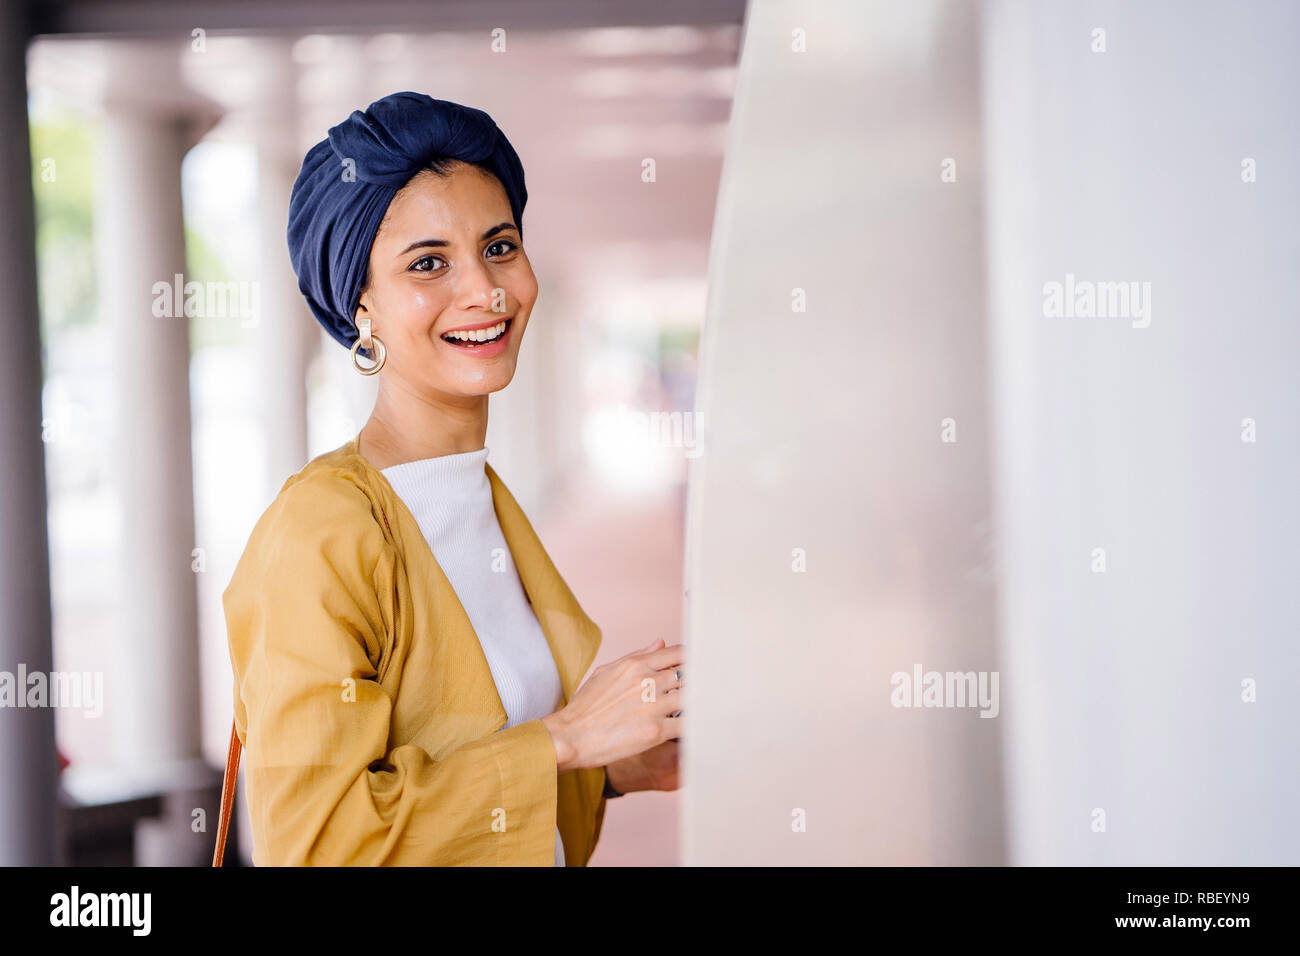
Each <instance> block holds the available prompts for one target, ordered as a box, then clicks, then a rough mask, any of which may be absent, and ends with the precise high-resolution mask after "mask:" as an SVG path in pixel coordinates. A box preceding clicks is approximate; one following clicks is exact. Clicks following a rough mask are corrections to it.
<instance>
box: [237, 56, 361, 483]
mask: <svg viewBox="0 0 1300 956" xmlns="http://www.w3.org/2000/svg"><path fill="white" fill-rule="evenodd" d="M251 68H252V69H254V70H256V71H257V75H258V82H257V84H256V87H255V88H256V89H257V90H258V97H257V99H256V101H255V102H254V103H253V104H252V108H251V109H250V113H251V116H250V120H251V129H252V134H253V142H254V145H255V146H256V149H257V191H258V202H257V213H258V220H257V234H258V243H259V245H260V247H261V255H260V257H259V261H260V262H261V265H262V274H261V277H260V281H261V296H260V301H261V315H260V316H259V319H258V324H257V326H256V332H255V335H254V338H255V341H256V351H257V359H258V363H259V365H260V368H261V374H260V375H259V377H258V387H259V388H260V390H261V391H262V397H261V402H260V407H261V408H262V410H263V412H264V417H263V418H262V421H263V423H264V427H265V429H266V430H265V432H264V435H263V437H264V440H265V441H266V447H267V456H266V461H267V467H268V471H269V474H268V485H269V487H268V489H267V492H268V500H269V498H270V497H272V496H274V495H275V493H276V492H278V491H279V490H280V486H281V485H282V484H283V483H284V480H285V479H286V478H288V477H289V476H290V475H291V474H293V473H294V472H296V471H298V470H299V469H301V468H302V466H303V465H304V464H305V463H306V462H307V458H308V448H307V368H308V363H309V361H310V359H311V358H312V357H313V356H314V355H315V353H316V351H317V350H318V349H319V346H320V335H319V331H320V327H319V326H318V325H317V324H316V321H315V319H314V318H313V317H312V315H311V313H310V312H309V311H308V309H307V305H306V302H305V301H304V300H303V297H302V294H301V293H300V292H299V291H298V280H297V278H296V277H295V276H294V274H293V266H292V264H291V263H290V261H289V249H288V245H287V243H286V240H285V229H286V228H287V226H288V215H289V194H290V192H291V191H292V189H293V181H294V179H295V178H296V177H297V175H298V168H299V164H300V163H301V162H302V154H301V152H300V151H299V149H298V141H299V137H298V119H297V118H298V109H297V98H296V93H297V86H298V84H297V69H296V68H295V66H294V63H293V59H292V57H291V55H290V44H289V42H288V41H287V40H283V39H267V40H259V41H257V43H256V46H255V47H254V55H253V58H252V67H251ZM271 90H278V91H282V93H283V95H277V96H269V95H267V91H271ZM359 427H360V425H358V428H359Z"/></svg>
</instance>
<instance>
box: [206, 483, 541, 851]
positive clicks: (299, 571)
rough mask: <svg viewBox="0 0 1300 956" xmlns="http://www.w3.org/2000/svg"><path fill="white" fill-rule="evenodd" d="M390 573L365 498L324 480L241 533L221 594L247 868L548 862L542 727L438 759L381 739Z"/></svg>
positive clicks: (390, 555) (289, 492)
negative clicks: (245, 811) (241, 770)
mask: <svg viewBox="0 0 1300 956" xmlns="http://www.w3.org/2000/svg"><path fill="white" fill-rule="evenodd" d="M394 564H395V550H394V546H393V544H392V543H391V542H390V541H389V540H388V539H387V538H385V536H384V534H383V531H382V529H381V528H380V526H379V523H378V520H377V518H376V517H375V516H374V514H373V513H372V511H371V505H370V501H369V499H368V498H367V497H366V496H365V494H364V492H362V490H361V489H360V488H358V487H356V486H355V485H353V484H350V483H348V482H347V481H344V480H339V479H337V478H335V479H332V480H326V481H299V482H298V483H296V484H287V485H286V487H285V488H283V489H282V490H281V492H280V494H279V496H277V498H276V500H275V502H274V503H273V504H272V505H271V507H270V508H268V509H267V511H266V513H265V514H264V515H263V516H262V518H261V519H260V520H259V522H258V524H257V526H256V527H255V528H254V531H253V534H252V536H251V537H250V540H249V544H248V547H247V548H246V550H245V552H244V555H243V556H242V557H241V559H240V562H239V564H238V566H237V567H236V570H235V574H234V576H233V578H232V580H231V583H230V586H229V587H228V588H227V589H226V592H225V594H224V596H223V602H224V606H225V611H226V619H227V626H228V637H229V642H230V654H231V663H232V665H233V668H234V674H235V723H236V727H237V729H238V731H239V733H240V737H241V739H242V741H243V743H244V747H245V754H246V757H245V761H246V763H245V774H246V778H245V779H246V785H247V796H248V802H249V807H250V810H251V814H252V825H253V842H254V847H255V850H254V863H256V864H257V865H259V866H267V865H271V866H274V865H339V866H342V865H377V864H385V865H498V864H505V865H509V864H521V863H523V864H529V863H535V864H539V865H542V864H545V863H549V862H550V861H551V860H552V858H553V856H554V845H555V827H556V799H557V797H556V782H557V773H556V757H555V748H554V744H553V742H552V740H551V736H550V734H549V733H548V731H547V730H546V727H545V726H544V725H543V724H542V722H541V721H540V720H530V721H527V722H525V723H521V724H518V725H516V726H514V727H511V728H508V729H505V730H501V731H498V732H496V733H491V734H488V735H486V736H484V737H482V738H480V739H477V740H474V741H472V742H470V743H467V744H464V745H462V746H460V747H459V748H457V749H454V750H452V751H451V752H449V753H447V754H443V755H442V759H440V760H434V759H433V758H432V757H431V756H430V755H429V754H428V753H427V752H425V751H424V750H422V749H421V748H419V747H417V746H414V745H411V744H405V745H394V742H393V741H392V739H391V727H390V716H391V712H392V708H393V698H394V694H395V693H396V689H395V688H394V687H390V686H387V685H386V684H385V682H384V670H385V663H386V656H385V652H386V650H387V648H388V644H389V641H390V637H389V633H390V628H391V626H392V621H393V615H394V613H395V602H396V601H397V595H396V592H395V589H394V588H393V586H392V581H393V575H394V573H395V572H394ZM410 679H411V678H410V676H409V675H408V676H407V680H410Z"/></svg>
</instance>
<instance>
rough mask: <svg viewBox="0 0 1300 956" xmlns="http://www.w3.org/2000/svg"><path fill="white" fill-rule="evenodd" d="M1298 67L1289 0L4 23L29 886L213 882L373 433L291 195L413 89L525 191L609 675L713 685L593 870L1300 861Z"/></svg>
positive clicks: (538, 323)
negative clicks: (253, 677) (658, 669)
mask: <svg viewBox="0 0 1300 956" xmlns="http://www.w3.org/2000/svg"><path fill="white" fill-rule="evenodd" d="M1298 50H1300V8H1297V7H1295V5H1294V4H1289V3H1287V2H1285V0H1252V2H1251V3H1249V4H1245V5H1233V4H1228V3H1227V2H1226V0H1225V2H1217V3H1216V2H1191V3H1187V2H1183V3H1174V2H1172V0H1168V2H1164V0H1161V2H1157V0H1144V2H1140V3H1122V4H1121V3H1117V2H1116V3H1105V2H1084V3H1070V4H1067V3H1063V2H1061V3H1055V2H1043V3H1036V4H1026V3H1014V2H1000V0H988V2H985V3H970V2H966V0H916V2H903V0H870V2H853V0H749V2H748V3H746V2H744V0H729V2H722V0H694V2H672V0H660V2H654V3H651V2H640V0H622V2H619V3H598V2H584V0H548V2H546V3H529V2H525V0H492V2H482V3H469V2H458V0H438V2H428V3H417V2H398V0H376V2H372V3H368V4H365V5H356V4H351V3H343V2H337V0H314V2H311V3H305V2H298V0H267V2H261V3H256V4H255V3H246V2H236V0H229V2H220V0H211V2H194V3H186V2H172V3H164V2H162V0H156V2H150V0H132V2H128V0H102V2H97V3H92V2H88V0H82V2H74V0H68V2H50V3H39V2H21V0H0V69H3V70H4V77H3V82H2V83H0V130H2V131H3V135H0V143H3V146H2V149H0V162H2V163H3V164H4V165H3V167H2V170H0V171H2V172H3V173H5V174H7V175H0V208H3V209H4V210H5V215H4V219H3V223H2V224H0V252H2V253H3V254H2V255H0V290H3V291H4V293H5V294H6V296H7V301H8V305H9V308H8V309H7V310H6V313H5V314H6V317H5V319H4V322H5V331H6V337H7V339H8V342H9V346H10V347H9V348H8V349H7V350H4V352H3V353H0V354H2V355H3V357H2V358H0V361H3V362H4V363H5V364H4V374H3V375H0V400H3V407H4V409H5V411H6V413H7V414H5V415H4V416H0V449H2V450H3V452H2V453H3V455H4V459H5V462H6V467H5V468H4V469H3V471H0V528H2V529H3V532H2V533H3V539H2V541H3V546H2V547H0V597H2V598H3V608H4V611H5V613H4V614H3V615H0V703H3V704H4V707H3V709H0V766H4V767H6V768H17V767H22V768H28V771H27V772H23V773H7V774H5V775H4V776H3V777H0V862H3V863H6V864H35V863H48V862H52V861H53V862H59V863H80V864H103V863H121V864H136V865H160V864H179V865H205V864H206V863H207V862H208V861H209V860H210V857H211V848H212V833H213V831H214V830H215V820H216V818H215V813H216V798H217V797H218V796H219V793H220V770H221V768H222V767H223V765H224V762H225V748H226V743H227V740H228V735H229V726H230V717H231V676H230V666H229V656H228V652H227V648H226V635H225V626H224V619H223V615H222V608H221V593H222V591H223V590H224V588H225V586H226V584H227V583H228V581H229V578H230V574H231V571H232V570H233V567H234V564H235V562H236V561H237V559H238V557H239V555H240V553H241V552H242V550H243V547H244V544H245V543H246V541H247V537H248V534H249V532H250V531H251V529H252V526H253V523H254V522H255V521H256V519H257V517H258V516H259V515H260V514H261V513H262V511H263V510H264V509H265V508H266V507H267V505H268V504H269V503H270V501H271V500H272V499H273V498H274V496H275V494H276V492H277V491H278V490H279V488H280V486H281V485H282V483H283V481H284V480H285V478H287V477H288V476H289V475H291V474H293V473H294V472H296V471H297V470H298V469H300V468H301V467H302V465H303V464H305V463H306V461H307V460H309V459H310V458H312V457H314V456H316V455H318V454H321V453H322V452H324V451H327V450H330V449H332V448H335V447H337V446H338V445H340V444H342V443H343V442H345V441H347V440H349V439H350V438H351V437H352V436H354V435H355V434H356V432H357V430H358V429H359V428H360V427H361V425H362V424H363V423H364V422H365V420H366V418H367V416H368V414H369V411H370V406H371V404H372V403H373V400H374V386H375V383H374V382H373V381H372V380H370V379H367V378H365V377H363V376H359V375H357V374H356V373H355V372H354V371H353V370H352V369H351V368H350V360H349V356H348V354H347V352H346V351H345V350H343V349H341V348H340V347H339V346H338V345H337V344H336V343H334V342H333V341H332V340H330V339H329V338H328V337H326V336H325V334H324V333H323V332H322V331H321V330H320V328H319V326H318V325H317V324H316V323H315V321H314V320H312V318H311V317H310V314H309V313H308V311H307V309H306V306H305V304H304V302H303V301H302V298H301V296H300V295H299V293H298V291H297V288H296V282H295V280H294V277H293V274H292V271H291V269H290V267H289V263H288V258H287V251H286V248H285V238H284V233H285V225H286V209H287V203H288V196H289V190H290V187H291V185H292V183H293V179H294V177H295V175H296V173H297V170H298V167H299V164H300V163H301V159H302V156H303V154H304V153H305V152H306V150H307V148H308V147H309V146H311V145H312V144H313V143H315V142H317V141H318V140H319V139H321V138H322V137H323V136H324V134H325V131H326V130H327V129H328V128H329V127H330V126H332V125H334V124H336V123H337V122H339V121H340V120H342V119H343V118H344V117H345V116H346V115H347V114H348V113H349V112H350V111H352V110H354V109H360V108H364V107H365V106H366V105H367V104H369V103H370V102H371V101H373V100H374V99H377V98H379V97H381V96H383V95H385V94H387V93H390V92H394V91H396V90H402V89H412V90H419V91H422V92H426V93H429V94H430V95H433V96H435V97H438V98H443V99H451V100H454V101H457V102H463V103H466V104H469V105H472V106H476V107H479V108H481V109H484V110H486V111H487V112H488V113H490V114H491V115H492V116H493V118H494V119H495V120H496V121H497V123H498V124H499V125H500V126H501V127H502V129H503V130H505V131H506V133H507V134H508V135H509V137H510V139H511V142H512V143H513V144H514V145H515V147H516V149H517V150H518V151H519V153H520V155H521V158H522V160H523V163H524V166H525V169H526V171H527V177H528V189H529V203H528V208H527V211H526V213H525V217H526V221H527V230H528V251H529V257H530V259H531V261H532V263H533V266H534V269H535V271H536V272H537V275H538V278H539V282H540V286H541V297H540V299H539V302H538V305H537V307H536V309H535V310H534V320H533V321H532V322H530V331H529V337H528V347H527V348H525V349H524V350H523V353H522V355H521V364H520V368H519V372H518V374H517V375H516V378H515V380H514V381H513V382H512V384H511V385H510V387H509V388H507V389H506V390H504V391H503V392H501V393H499V394H497V395H495V396H494V397H493V399H492V408H491V415H490V424H489V432H488V438H487V445H488V447H489V449H490V461H491V462H492V464H493V466H494V468H495V469H496V470H497V471H498V472H499V473H500V474H501V476H502V478H503V479H504V480H505V481H506V483H507V484H508V485H509V486H510V488H511V490H512V491H513V493H514V494H515V496H516V497H517V498H518V500H519V501H520V503H521V505H522V506H523V508H524V510H525V512H526V513H527V514H528V515H529V518H530V520H531V521H532V522H533V524H534V526H535V528H536V529H537V531H538V533H539V536H540V537H541V539H542V541H543V542H544V543H545V545H546V547H547V550H548V551H549V553H550V554H551V556H552V558H553V559H554V560H555V563H556V565H557V567H558V568H559V570H560V571H561V573H562V574H563V575H564V577H565V579H566V581H567V582H568V583H569V585H570V587H571V588H572V590H573V592H574V594H575V595H576V596H577V597H578V599H579V601H580V602H581V603H582V605H583V607H584V609H585V610H586V612H587V613H588V614H589V615H590V616H591V617H592V619H593V620H595V621H596V622H597V623H598V624H599V625H600V626H601V628H602V631H603V634H604V643H603V645H602V649H601V653H600V656H599V657H598V659H597V663H601V662H604V661H607V660H610V659H613V658H615V657H618V656H621V655H622V654H624V653H626V652H628V651H630V650H633V649H636V648H638V647H641V646H644V645H645V644H647V643H649V642H650V641H651V640H653V639H654V638H655V637H664V638H665V639H666V640H667V641H669V642H670V643H671V642H674V641H677V640H685V641H686V642H687V643H688V645H689V647H690V662H689V665H688V669H689V671H690V674H691V677H690V693H691V697H690V705H691V706H690V712H689V715H688V719H689V724H688V728H689V730H688V734H687V736H686V738H685V740H684V744H683V753H684V766H683V781H684V787H683V789H682V790H680V791H678V792H676V793H650V794H635V795H630V796H629V797H627V798H624V799H620V800H617V801H613V802H611V803H610V804H609V807H608V811H607V815H606V820H605V827H604V831H603V834H602V839H601V842H600V845H599V846H598V848H597V850H596V854H595V856H594V858H593V859H592V861H591V862H592V864H593V865H676V864H679V863H684V864H742V865H769V864H796V865H807V864H862V863H894V864H907V865H914V864H945V865H947V864H959V865H962V864H1000V863H1013V864H1046V865H1057V864H1085V865H1087V864H1100V865H1113V864H1157V865H1165V864H1197V865H1209V864H1234V865H1242V864H1284V863H1290V864H1294V863H1296V862H1300V824H1297V823H1296V821H1295V819H1294V815H1293V808H1294V806H1295V805H1296V803H1297V801H1298V800H1300V768H1298V765H1297V761H1296V759H1295V754H1296V747H1297V728H1300V704H1298V703H1297V698H1296V695H1295V694H1294V693H1293V691H1294V688H1295V687H1296V686H1297V683H1298V682H1300V654H1298V653H1297V651H1296V649H1295V648H1296V643H1295V637H1296V634H1297V632H1298V630H1300V597H1298V596H1297V595H1298V594H1300V591H1297V589H1296V588H1295V587H1294V585H1293V584H1292V580H1291V579H1292V578H1293V577H1294V570H1295V568H1296V566H1297V560H1296V559H1297V557H1300V555H1298V553H1297V552H1298V550H1300V546H1298V545H1297V541H1300V505H1298V504H1297V496H1296V487H1297V484H1298V482H1300V443H1298V442H1300V427H1297V421H1298V420H1300V418H1298V415H1300V396H1298V395H1297V389H1296V371H1297V368H1298V367H1300V364H1298V362H1297V360H1298V359H1300V325H1297V318H1300V317H1298V316H1297V315H1296V306H1295V302H1296V301H1297V296H1296V292H1297V291H1298V290H1297V288H1296V287H1297V276H1300V239H1298V238H1297V232H1296V229H1295V227H1294V218H1295V210H1296V209H1297V208H1300V180H1298V178H1297V176H1296V174H1295V170H1294V167H1295V157H1296V156H1297V155H1300V107H1298V106H1297V101H1296V99H1295V97H1294V95H1293V91H1294V89H1295V88H1296V87H1297V82H1298V81H1300V67H1298V66H1297V64H1298V63H1300V57H1297V55H1296V54H1297V51H1298ZM191 283H196V285H190V284H191ZM56 671H57V672H60V673H65V674H69V675H76V676H77V677H78V678H83V677H84V680H83V681H82V682H83V684H84V687H82V688H81V690H82V691H83V693H82V700H81V704H84V706H82V705H61V706H56V707H23V706H18V705H17V703H16V701H12V700H11V701H8V702H7V701H6V698H5V696H4V683H3V680H4V673H5V672H8V673H10V674H14V675H18V674H22V673H24V672H43V673H50V672H56ZM95 675H98V677H96V676H95ZM929 675H935V681H934V682H933V683H932V682H931V679H930V676H929ZM967 678H969V680H970V684H969V685H968V686H969V687H970V688H972V689H974V688H980V689H981V690H982V691H987V692H989V694H991V696H990V697H985V698H984V699H982V701H981V702H980V703H981V706H980V707H976V706H974V703H975V702H974V701H972V700H971V699H970V698H969V697H966V698H963V697H962V696H961V695H960V694H954V688H956V689H958V690H960V688H961V687H962V686H963V685H962V681H963V680H965V679H967ZM97 682H98V683H102V693H99V694H98V695H96V694H95V691H94V688H95V687H96V685H97ZM11 683H12V679H11ZM18 683H19V684H21V681H18ZM923 686H924V687H926V688H929V689H933V690H934V694H933V696H931V695H929V694H928V693H923V690H922V688H923ZM87 701H88V702H89V703H87ZM96 711H98V713H96ZM983 718H988V719H983ZM56 748H57V751H56ZM56 752H57V760H58V764H57V766H56V765H55V764H54V762H53V761H51V759H50V755H51V754H55V753H56ZM241 810H242V807H241ZM196 821H198V823H196ZM200 824H201V825H200ZM208 824H210V825H208ZM235 839H236V840H237V841H238V843H239V849H240V852H239V853H238V854H234V853H232V854H230V855H229V856H228V865H229V864H230V863H234V862H238V860H237V859H231V858H230V857H231V856H237V857H240V858H242V860H243V861H244V862H247V861H248V860H249V859H250V847H249V846H248V844H247V828H246V827H241V826H239V820H238V818H237V820H236V830H235Z"/></svg>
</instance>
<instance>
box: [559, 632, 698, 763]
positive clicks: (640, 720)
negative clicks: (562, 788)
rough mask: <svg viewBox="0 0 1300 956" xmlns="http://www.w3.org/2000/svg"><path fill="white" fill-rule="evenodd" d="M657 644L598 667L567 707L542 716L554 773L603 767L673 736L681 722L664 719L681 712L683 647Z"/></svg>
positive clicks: (673, 718) (674, 718)
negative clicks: (679, 672)
mask: <svg viewBox="0 0 1300 956" xmlns="http://www.w3.org/2000/svg"><path fill="white" fill-rule="evenodd" d="M662 645H663V639H662V638H660V639H659V640H656V641H655V642H654V643H652V644H651V645H650V646H649V647H647V648H645V649H644V650H640V651H634V652H632V653H631V654H628V655H626V656H624V657H620V658H619V659H618V660H616V661H610V663H608V664H602V665H601V666H600V667H597V668H596V669H595V670H594V671H592V672H591V676H590V677H588V678H587V682H586V683H585V684H583V685H582V686H581V687H580V688H578V690H577V692H576V693H575V694H574V695H573V699H572V700H570V701H569V702H568V704H566V705H565V706H564V707H563V708H562V709H561V710H557V711H556V712H555V713H553V714H548V715H547V716H545V717H543V718H542V723H543V724H544V725H545V726H546V729H547V730H548V731H550V733H551V739H552V740H553V741H554V742H555V759H556V770H557V772H558V773H564V772H565V771H566V770H581V769H585V768H589V767H604V766H607V765H608V764H611V763H613V762H614V761H616V760H622V759H623V758H624V757H631V756H633V755H634V754H639V753H641V752H642V751H645V750H648V749H649V748H651V747H655V746H658V745H659V744H661V743H663V742H664V741H665V740H669V739H671V738H673V737H676V736H677V735H678V733H679V730H678V728H679V727H680V726H681V725H680V723H679V722H678V721H679V719H680V718H676V717H669V716H668V715H669V714H671V713H674V712H675V711H678V710H681V709H682V704H681V700H682V698H681V692H680V691H679V690H678V688H679V687H680V686H681V683H680V682H679V681H678V680H677V676H676V674H675V673H674V669H675V668H679V667H681V666H682V664H683V663H684V660H685V653H686V648H685V647H684V646H683V645H681V644H673V645H672V646H671V647H664V646H662ZM652 685H653V694H651V693H650V690H651V686H652ZM669 691H674V693H669ZM651 697H652V698H653V699H648V698H651Z"/></svg>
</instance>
